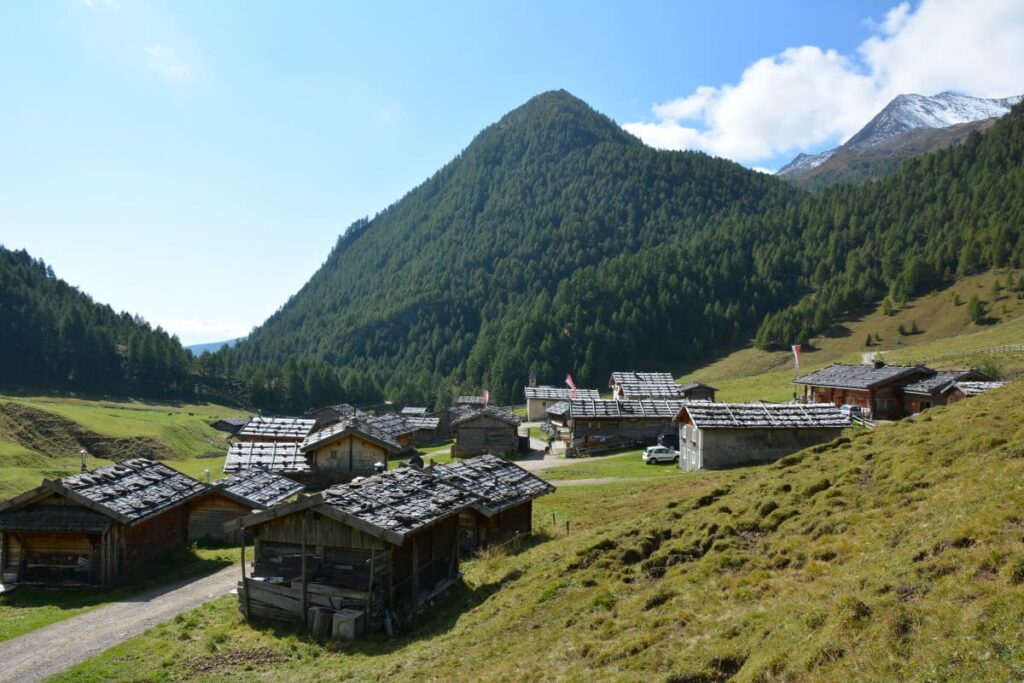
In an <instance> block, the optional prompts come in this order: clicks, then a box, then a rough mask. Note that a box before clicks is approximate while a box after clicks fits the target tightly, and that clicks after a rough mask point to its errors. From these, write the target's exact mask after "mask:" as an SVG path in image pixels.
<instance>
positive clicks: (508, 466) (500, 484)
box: [428, 455, 555, 554]
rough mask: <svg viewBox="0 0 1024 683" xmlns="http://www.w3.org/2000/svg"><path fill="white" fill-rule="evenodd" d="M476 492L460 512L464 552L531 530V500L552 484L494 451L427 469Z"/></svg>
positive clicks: (546, 490)
mask: <svg viewBox="0 0 1024 683" xmlns="http://www.w3.org/2000/svg"><path fill="white" fill-rule="evenodd" d="M428 471H429V472H430V473H431V474H433V475H434V476H435V477H439V478H440V479H443V480H444V481H446V482H448V483H449V484H453V485H454V486H458V487H459V488H462V489H465V490H466V491H468V492H470V493H472V494H473V495H475V496H477V498H478V500H477V501H476V502H474V503H473V504H472V505H471V506H470V507H469V508H467V509H466V510H463V511H462V512H461V513H459V529H460V541H459V543H460V547H461V550H462V552H463V554H469V553H472V552H475V551H476V550H477V549H478V548H483V547H486V546H488V545H491V544H494V543H501V542H503V541H506V540H508V539H509V538H512V537H513V536H518V535H520V534H529V533H530V532H531V531H533V501H534V499H535V498H539V497H541V496H545V495H547V494H549V493H552V492H553V491H554V490H555V487H554V486H552V485H551V484H549V483H548V482H546V481H544V480H543V479H541V478H540V477H538V476H537V475H535V474H532V473H531V472H527V471H526V470H524V469H523V468H522V467H520V466H519V465H517V464H515V463H514V462H509V461H508V460H504V459H502V458H499V457H497V456H494V455H481V456H478V457H475V458H469V459H468V460H460V461H458V462H451V463H445V464H443V465H438V466H436V467H433V468H431V469H430V470H428Z"/></svg>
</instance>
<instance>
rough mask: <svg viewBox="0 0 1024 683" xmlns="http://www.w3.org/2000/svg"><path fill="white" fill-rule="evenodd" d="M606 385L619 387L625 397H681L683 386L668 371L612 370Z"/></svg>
mask: <svg viewBox="0 0 1024 683" xmlns="http://www.w3.org/2000/svg"><path fill="white" fill-rule="evenodd" d="M608 386H615V387H619V388H621V389H622V392H623V396H624V397H625V398H627V399H634V398H635V399H641V398H668V399H671V398H682V397H683V388H682V387H681V386H679V385H678V384H676V382H675V380H674V379H673V378H672V375H671V374H670V373H668V372H613V373H612V377H611V380H610V381H609V382H608Z"/></svg>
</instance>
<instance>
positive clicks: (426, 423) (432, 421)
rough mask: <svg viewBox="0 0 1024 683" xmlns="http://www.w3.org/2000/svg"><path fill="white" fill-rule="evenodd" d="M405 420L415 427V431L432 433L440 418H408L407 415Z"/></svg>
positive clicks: (439, 422)
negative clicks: (422, 430)
mask: <svg viewBox="0 0 1024 683" xmlns="http://www.w3.org/2000/svg"><path fill="white" fill-rule="evenodd" d="M405 419H406V420H407V421H408V422H409V424H410V425H412V426H413V427H415V428H416V429H417V430H420V429H426V430H428V431H433V430H435V429H437V428H438V426H439V425H440V424H441V418H439V417H427V416H425V415H424V416H415V415H413V416H409V415H407V416H406V417H405Z"/></svg>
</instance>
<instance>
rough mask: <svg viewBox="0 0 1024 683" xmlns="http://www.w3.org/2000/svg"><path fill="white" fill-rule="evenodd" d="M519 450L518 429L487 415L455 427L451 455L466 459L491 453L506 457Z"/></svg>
mask: <svg viewBox="0 0 1024 683" xmlns="http://www.w3.org/2000/svg"><path fill="white" fill-rule="evenodd" d="M518 450H519V428H518V427H517V426H516V425H513V424H509V423H508V422H504V421H502V420H499V419H496V418H494V417H491V416H489V415H479V416H477V417H474V418H470V419H468V420H465V421H464V422H460V423H459V424H458V425H456V426H455V444H454V445H453V446H452V455H453V456H454V457H456V458H468V457H471V456H474V455H484V454H486V453H493V454H494V455H507V454H509V453H515V452H517V451H518Z"/></svg>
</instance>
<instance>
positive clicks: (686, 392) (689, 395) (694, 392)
mask: <svg viewBox="0 0 1024 683" xmlns="http://www.w3.org/2000/svg"><path fill="white" fill-rule="evenodd" d="M679 388H680V389H682V391H683V398H685V399H686V400H687V401H714V400H715V394H716V393H717V392H718V389H717V387H713V386H711V385H710V384H705V383H704V382H687V383H686V384H680V385H679Z"/></svg>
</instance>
